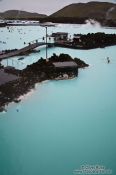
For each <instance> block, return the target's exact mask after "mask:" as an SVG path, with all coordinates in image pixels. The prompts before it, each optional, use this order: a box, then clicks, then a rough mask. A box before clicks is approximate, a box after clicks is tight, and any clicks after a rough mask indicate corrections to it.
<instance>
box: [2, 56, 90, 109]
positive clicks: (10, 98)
mask: <svg viewBox="0 0 116 175" xmlns="http://www.w3.org/2000/svg"><path fill="white" fill-rule="evenodd" d="M53 63H62V64H64V65H65V64H66V63H68V64H69V63H73V64H75V65H77V66H76V67H71V68H69V67H65V68H63V69H62V70H63V71H61V70H58V71H57V70H56V69H55V67H54V65H53ZM87 66H88V64H86V63H85V62H84V61H82V60H80V59H78V58H74V59H73V58H72V57H70V56H69V55H67V54H60V55H59V56H57V55H56V54H53V56H52V57H50V58H49V61H46V60H45V59H43V58H41V59H40V60H38V61H37V62H36V63H33V64H32V65H29V66H27V67H26V68H25V69H23V70H22V71H19V70H17V74H18V76H19V79H18V80H16V81H13V82H9V83H6V84H3V85H1V86H0V111H1V112H2V111H4V110H5V106H6V105H8V104H9V103H10V102H16V103H18V102H19V101H20V100H18V99H19V97H20V96H22V95H24V94H26V93H27V92H29V91H30V90H31V89H33V88H34V87H35V84H36V83H38V82H42V81H44V80H55V79H57V78H59V77H62V79H70V78H73V77H76V76H78V69H79V68H84V67H87ZM10 73H12V71H11V72H10ZM15 74H16V71H15ZM64 75H66V76H64Z"/></svg>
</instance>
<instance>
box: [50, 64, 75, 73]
mask: <svg viewBox="0 0 116 175" xmlns="http://www.w3.org/2000/svg"><path fill="white" fill-rule="evenodd" d="M52 64H53V66H54V70H55V72H56V73H58V74H59V73H61V74H64V73H66V74H72V75H75V76H77V75H78V65H77V63H75V62H74V61H65V62H54V63H52Z"/></svg>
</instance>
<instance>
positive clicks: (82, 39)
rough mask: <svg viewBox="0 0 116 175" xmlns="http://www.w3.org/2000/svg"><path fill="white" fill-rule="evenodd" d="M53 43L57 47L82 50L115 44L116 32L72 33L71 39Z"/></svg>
mask: <svg viewBox="0 0 116 175" xmlns="http://www.w3.org/2000/svg"><path fill="white" fill-rule="evenodd" d="M54 45H55V46H57V47H65V48H72V49H83V50H87V49H95V48H104V47H107V46H113V45H116V34H105V33H101V32H98V33H88V34H87V35H83V34H74V36H73V39H72V40H71V41H65V42H56V43H55V44H54Z"/></svg>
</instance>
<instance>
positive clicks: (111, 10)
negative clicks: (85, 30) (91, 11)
mask: <svg viewBox="0 0 116 175" xmlns="http://www.w3.org/2000/svg"><path fill="white" fill-rule="evenodd" d="M114 10H116V7H111V8H110V9H109V10H108V11H107V13H106V19H111V12H113V11H114Z"/></svg>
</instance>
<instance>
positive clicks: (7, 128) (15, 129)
mask: <svg viewBox="0 0 116 175" xmlns="http://www.w3.org/2000/svg"><path fill="white" fill-rule="evenodd" d="M17 28H20V27H15V29H14V28H13V30H14V31H15V34H14V32H13V33H9V32H8V31H7V29H0V30H2V31H3V32H1V33H0V40H3V38H4V40H5V38H6V36H8V37H9V40H8V41H7V44H4V45H3V44H0V48H1V49H2V48H7V47H8V48H9V46H10V47H11V48H14V46H17V47H22V46H23V40H24V37H23V39H22V40H20V37H19V34H18V33H17ZM40 29H41V30H40ZM30 30H31V31H30ZM52 30H53V31H54V30H55V31H68V32H70V33H71V34H73V33H81V32H82V33H88V32H97V31H104V32H106V33H116V30H115V29H110V28H109V29H106V28H101V27H100V26H98V25H97V26H95V27H92V26H90V25H73V26H72V25H62V26H61V25H60V26H58V27H56V28H53V29H52V28H50V29H49V32H50V33H51V32H52ZM22 31H23V32H24V31H26V33H27V34H25V35H26V36H25V40H26V41H30V39H32V40H33V39H36V37H41V36H42V35H44V31H45V30H44V29H42V28H40V27H23V29H22ZM7 34H8V35H7ZM52 53H57V54H60V53H68V54H70V55H71V56H72V57H79V58H81V59H83V60H84V61H85V62H87V63H88V64H89V65H90V66H89V67H88V68H86V69H80V70H79V76H78V78H75V79H73V80H64V81H46V82H43V83H39V84H36V87H35V89H34V90H33V91H32V92H31V93H29V94H28V95H26V96H25V97H24V98H23V100H22V101H21V102H20V103H19V104H10V105H9V106H8V112H7V113H1V114H0V175H32V174H33V175H46V174H47V175H73V171H74V170H75V169H79V168H80V166H81V165H85V164H88V165H96V164H98V165H101V166H105V167H106V169H111V170H112V174H113V175H115V174H116V136H115V135H116V90H115V89H116V46H113V47H107V48H105V49H93V50H87V51H83V50H73V49H65V48H51V49H49V50H48V54H49V55H52ZM41 56H45V50H44V48H43V49H42V50H41V52H40V53H36V54H31V55H29V56H27V57H26V58H25V59H24V60H22V63H21V62H20V63H16V61H15V59H16V60H17V62H18V58H17V57H14V58H13V59H14V65H15V67H17V68H20V69H22V68H24V67H26V65H27V64H31V63H32V62H33V61H37V59H39V58H40V57H41ZM107 56H109V57H110V60H111V63H110V64H107V60H106V58H107ZM9 62H10V60H9ZM11 62H12V61H11ZM3 64H4V65H5V64H6V63H5V61H3ZM17 109H18V110H19V112H17Z"/></svg>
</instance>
